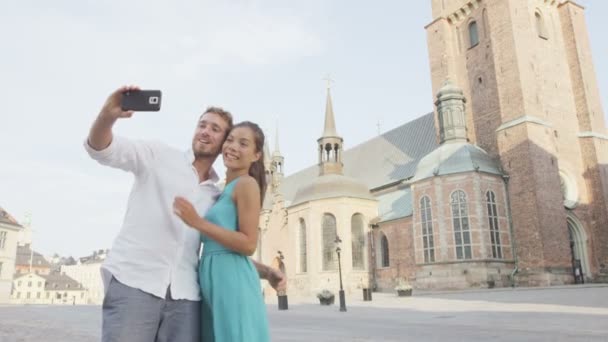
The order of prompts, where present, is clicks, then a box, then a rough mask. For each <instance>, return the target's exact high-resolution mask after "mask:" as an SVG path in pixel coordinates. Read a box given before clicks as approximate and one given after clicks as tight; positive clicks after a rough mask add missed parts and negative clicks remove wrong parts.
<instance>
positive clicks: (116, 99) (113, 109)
mask: <svg viewBox="0 0 608 342" xmlns="http://www.w3.org/2000/svg"><path fill="white" fill-rule="evenodd" d="M139 90H140V89H139V87H137V86H122V87H120V88H118V89H117V90H115V91H114V92H113V93H112V94H110V96H109V97H108V99H107V100H106V103H105V104H104V105H103V107H102V108H101V114H100V116H101V117H103V118H105V119H109V120H112V121H116V120H117V119H122V118H130V117H131V116H133V112H134V111H133V110H123V108H122V97H123V94H124V93H126V92H132V91H139Z"/></svg>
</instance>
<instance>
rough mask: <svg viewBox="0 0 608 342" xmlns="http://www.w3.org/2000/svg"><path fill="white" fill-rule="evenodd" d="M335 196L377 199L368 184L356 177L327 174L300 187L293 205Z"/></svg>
mask: <svg viewBox="0 0 608 342" xmlns="http://www.w3.org/2000/svg"><path fill="white" fill-rule="evenodd" d="M335 197H353V198H362V199H370V200H374V199H375V197H374V196H373V195H372V194H371V192H370V191H369V189H368V188H367V186H365V184H363V183H361V182H359V181H357V180H356V179H354V178H350V177H347V176H344V175H339V174H326V175H322V176H319V177H316V178H315V179H313V180H312V182H310V183H308V184H306V185H304V186H302V187H300V188H299V189H298V191H297V192H296V195H295V197H294V199H293V202H292V206H293V205H298V204H301V203H304V202H309V201H314V200H319V199H326V198H335Z"/></svg>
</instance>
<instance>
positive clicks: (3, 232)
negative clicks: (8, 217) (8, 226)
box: [0, 230, 8, 249]
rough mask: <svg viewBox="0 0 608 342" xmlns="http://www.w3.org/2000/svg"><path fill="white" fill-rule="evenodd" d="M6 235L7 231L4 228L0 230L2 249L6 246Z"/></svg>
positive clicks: (0, 245) (0, 247)
mask: <svg viewBox="0 0 608 342" xmlns="http://www.w3.org/2000/svg"><path fill="white" fill-rule="evenodd" d="M7 235H8V232H7V231H5V230H2V231H0V249H4V247H5V246H6V236H7Z"/></svg>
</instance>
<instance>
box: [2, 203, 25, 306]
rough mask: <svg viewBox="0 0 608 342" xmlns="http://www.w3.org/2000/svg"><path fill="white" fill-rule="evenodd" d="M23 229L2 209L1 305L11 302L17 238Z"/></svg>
mask: <svg viewBox="0 0 608 342" xmlns="http://www.w3.org/2000/svg"><path fill="white" fill-rule="evenodd" d="M22 229H23V227H22V226H21V225H20V224H19V223H17V221H16V220H15V219H14V218H13V217H12V216H11V215H10V214H9V213H7V212H6V211H5V210H4V209H2V207H0V304H1V303H8V302H9V298H10V294H11V286H12V281H13V273H15V259H16V258H17V238H18V234H19V232H20V231H21V230H22Z"/></svg>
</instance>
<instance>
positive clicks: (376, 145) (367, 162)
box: [264, 112, 439, 214]
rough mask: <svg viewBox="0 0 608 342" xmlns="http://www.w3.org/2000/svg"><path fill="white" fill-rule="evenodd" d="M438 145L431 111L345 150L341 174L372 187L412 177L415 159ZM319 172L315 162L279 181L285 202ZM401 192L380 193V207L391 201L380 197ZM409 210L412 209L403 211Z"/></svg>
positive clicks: (267, 204) (268, 200)
mask: <svg viewBox="0 0 608 342" xmlns="http://www.w3.org/2000/svg"><path fill="white" fill-rule="evenodd" d="M438 146H439V145H438V144H437V140H436V131H435V121H434V117H433V113H432V112H431V113H428V114H425V115H423V116H421V117H419V118H417V119H415V120H412V121H410V122H408V123H405V124H403V125H401V126H399V127H396V128H394V129H392V130H390V131H388V132H385V133H383V134H382V135H379V136H377V137H374V138H372V139H370V140H368V141H365V142H363V143H361V144H359V145H357V146H355V147H352V148H350V149H348V150H345V151H344V154H343V162H344V175H345V176H348V177H351V178H354V179H356V180H357V181H359V182H361V183H363V184H365V185H366V186H367V187H368V188H369V189H370V190H372V191H373V190H374V189H377V188H382V187H385V186H388V185H391V184H394V183H397V182H400V181H402V180H404V179H408V178H411V177H413V176H414V173H415V172H416V165H418V162H419V161H420V160H421V159H422V158H423V157H424V156H425V155H427V154H429V153H430V152H432V151H433V150H435V149H436V148H437V147H438ZM318 176H319V169H318V166H317V165H313V166H310V167H307V168H305V169H303V170H301V171H298V172H296V173H294V174H292V175H290V176H288V177H285V178H284V179H283V180H282V181H281V186H280V188H279V191H280V192H281V193H282V194H283V198H284V199H285V201H286V205H287V206H289V204H290V203H291V202H292V201H293V199H294V197H295V194H296V192H297V190H298V189H299V188H300V187H301V186H304V185H306V184H308V183H310V180H311V179H314V178H317V177H318ZM403 195H404V194H401V196H379V197H378V199H379V200H380V203H379V207H381V208H387V207H391V206H392V202H390V203H382V202H383V201H393V200H396V199H399V200H400V201H401V202H403V200H404V198H406V197H407V196H406V197H403ZM272 198H273V196H266V200H265V201H264V208H265V209H270V208H271V207H272ZM410 206H411V204H410ZM410 211H411V209H410V210H409V211H408V210H406V211H405V212H410ZM399 213H401V211H399ZM410 214H411V213H410Z"/></svg>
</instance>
